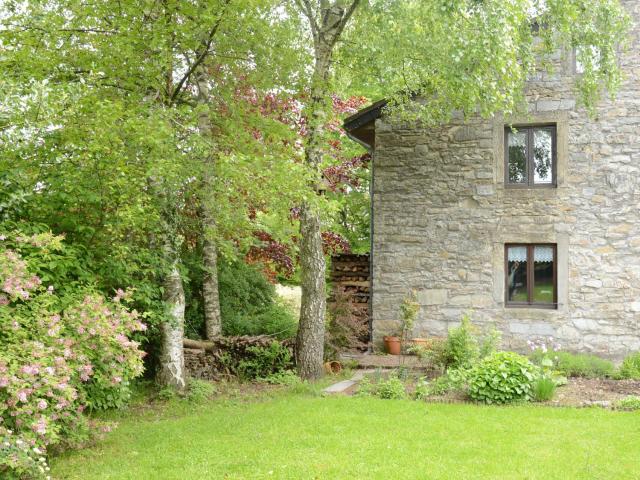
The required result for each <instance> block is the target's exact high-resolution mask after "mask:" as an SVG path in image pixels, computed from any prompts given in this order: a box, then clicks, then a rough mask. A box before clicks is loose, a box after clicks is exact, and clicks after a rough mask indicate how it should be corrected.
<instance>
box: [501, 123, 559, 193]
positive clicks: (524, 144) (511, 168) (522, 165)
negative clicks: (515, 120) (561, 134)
mask: <svg viewBox="0 0 640 480" xmlns="http://www.w3.org/2000/svg"><path fill="white" fill-rule="evenodd" d="M504 138H505V149H504V150H505V159H504V162H505V169H504V170H505V184H506V185H508V186H511V187H554V186H555V185H556V127H555V125H544V126H526V127H513V128H511V127H506V128H505V132H504Z"/></svg>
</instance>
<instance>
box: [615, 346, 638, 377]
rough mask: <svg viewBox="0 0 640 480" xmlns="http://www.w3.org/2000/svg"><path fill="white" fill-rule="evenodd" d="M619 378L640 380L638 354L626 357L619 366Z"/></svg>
mask: <svg viewBox="0 0 640 480" xmlns="http://www.w3.org/2000/svg"><path fill="white" fill-rule="evenodd" d="M618 376H619V377H620V378H630V379H634V380H640V352H636V353H633V354H631V355H628V356H627V357H626V358H625V359H624V360H623V361H622V365H620V370H619V371H618Z"/></svg>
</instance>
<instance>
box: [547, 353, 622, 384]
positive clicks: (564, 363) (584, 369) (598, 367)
mask: <svg viewBox="0 0 640 480" xmlns="http://www.w3.org/2000/svg"><path fill="white" fill-rule="evenodd" d="M553 360H554V366H555V369H556V370H557V371H558V372H560V373H562V374H564V375H566V376H567V377H585V378H603V377H605V378H606V377H612V376H613V375H614V372H615V367H614V365H613V363H612V362H610V361H609V360H605V359H603V358H600V357H597V356H595V355H589V354H586V353H569V352H555V358H554V359H553Z"/></svg>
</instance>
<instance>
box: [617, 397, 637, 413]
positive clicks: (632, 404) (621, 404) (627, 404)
mask: <svg viewBox="0 0 640 480" xmlns="http://www.w3.org/2000/svg"><path fill="white" fill-rule="evenodd" d="M614 407H615V408H616V409H618V410H629V411H632V410H640V397H638V396H635V395H633V396H629V397H627V398H623V399H622V400H618V401H617V402H616V403H615V404H614Z"/></svg>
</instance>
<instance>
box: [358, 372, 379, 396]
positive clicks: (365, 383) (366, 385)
mask: <svg viewBox="0 0 640 480" xmlns="http://www.w3.org/2000/svg"><path fill="white" fill-rule="evenodd" d="M374 391H375V385H374V384H373V383H372V382H371V380H369V377H364V378H363V379H362V380H360V383H358V391H357V393H356V395H357V396H359V397H370V396H371V395H373V393H374Z"/></svg>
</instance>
